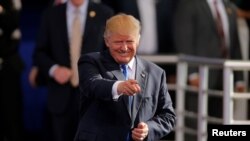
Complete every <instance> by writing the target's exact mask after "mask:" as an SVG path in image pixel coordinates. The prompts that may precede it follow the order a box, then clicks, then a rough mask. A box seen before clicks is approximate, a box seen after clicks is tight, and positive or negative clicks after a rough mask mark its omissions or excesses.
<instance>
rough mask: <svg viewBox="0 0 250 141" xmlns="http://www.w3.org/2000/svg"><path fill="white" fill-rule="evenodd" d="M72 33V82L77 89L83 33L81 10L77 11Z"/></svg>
mask: <svg viewBox="0 0 250 141" xmlns="http://www.w3.org/2000/svg"><path fill="white" fill-rule="evenodd" d="M71 32H72V34H71V40H70V59H71V69H72V77H71V80H70V82H71V84H72V85H73V86H74V87H77V86H78V84H79V78H78V70H77V61H78V59H79V57H80V52H81V42H82V31H81V21H80V11H79V10H76V11H75V17H74V20H73V24H72V30H71Z"/></svg>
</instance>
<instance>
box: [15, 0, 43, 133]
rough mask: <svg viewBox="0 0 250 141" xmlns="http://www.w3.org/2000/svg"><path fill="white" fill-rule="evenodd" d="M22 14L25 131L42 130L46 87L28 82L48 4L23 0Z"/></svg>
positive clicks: (21, 48)
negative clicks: (37, 37) (43, 13)
mask: <svg viewBox="0 0 250 141" xmlns="http://www.w3.org/2000/svg"><path fill="white" fill-rule="evenodd" d="M22 5H23V6H22V11H21V16H20V20H21V21H20V26H21V32H22V39H21V43H20V48H19V49H20V54H21V57H22V59H23V61H24V63H25V69H24V72H23V75H22V80H21V81H22V91H23V118H24V127H25V132H28V133H29V132H37V133H38V132H40V131H42V128H43V125H44V113H45V108H46V102H47V101H46V100H47V92H46V91H47V89H46V87H39V88H32V87H31V86H30V85H29V82H28V74H29V72H30V69H31V66H32V54H33V50H34V48H35V40H36V36H37V31H38V27H39V23H40V19H41V14H42V12H43V10H44V9H45V8H46V6H47V1H46V0H41V1H39V0H35V1H32V0H23V1H22Z"/></svg>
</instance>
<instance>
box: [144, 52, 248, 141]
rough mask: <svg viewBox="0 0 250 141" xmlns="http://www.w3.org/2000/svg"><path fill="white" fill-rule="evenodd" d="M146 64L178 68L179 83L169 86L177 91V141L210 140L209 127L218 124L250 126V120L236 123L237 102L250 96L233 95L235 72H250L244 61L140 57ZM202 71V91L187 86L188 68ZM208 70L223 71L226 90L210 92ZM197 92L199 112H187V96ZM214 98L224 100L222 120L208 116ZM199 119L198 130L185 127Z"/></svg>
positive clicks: (245, 94)
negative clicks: (187, 137)
mask: <svg viewBox="0 0 250 141" xmlns="http://www.w3.org/2000/svg"><path fill="white" fill-rule="evenodd" d="M141 57H143V58H144V59H146V60H150V61H152V62H155V63H156V64H176V66H177V72H176V74H177V82H176V84H168V85H169V89H170V90H175V91H176V115H177V124H176V128H175V141H184V140H185V139H184V134H185V133H186V134H192V135H196V136H197V141H206V140H207V123H208V122H212V123H219V124H250V120H236V119H234V118H233V117H234V116H233V115H234V101H235V100H237V99H250V93H249V92H246V93H236V92H234V84H233V82H234V73H233V72H234V71H249V70H250V61H243V60H223V59H212V58H205V57H196V56H189V55H152V56H148V55H147V56H145V55H144V56H141ZM190 66H193V67H198V68H199V78H200V84H199V86H200V87H199V88H194V87H190V86H188V85H187V78H188V67H190ZM209 69H221V70H223V90H221V91H218V90H209V89H208V80H209V77H208V76H209ZM187 90H188V91H197V93H198V105H197V108H198V111H197V113H195V112H190V111H187V110H185V96H186V95H185V92H186V91H187ZM210 95H215V96H218V97H222V98H223V118H222V119H221V118H216V117H211V116H208V113H207V107H208V102H207V101H208V96H210ZM185 117H189V118H195V119H196V118H197V130H196V129H191V128H188V127H186V126H185V123H184V118H185Z"/></svg>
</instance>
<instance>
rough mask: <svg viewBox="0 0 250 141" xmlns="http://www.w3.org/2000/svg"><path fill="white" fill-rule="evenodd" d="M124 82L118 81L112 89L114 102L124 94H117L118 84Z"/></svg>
mask: <svg viewBox="0 0 250 141" xmlns="http://www.w3.org/2000/svg"><path fill="white" fill-rule="evenodd" d="M121 82H122V81H116V82H115V83H114V85H113V87H112V96H113V100H115V101H117V100H118V98H119V97H120V96H121V95H122V94H118V92H117V87H118V84H120V83H121Z"/></svg>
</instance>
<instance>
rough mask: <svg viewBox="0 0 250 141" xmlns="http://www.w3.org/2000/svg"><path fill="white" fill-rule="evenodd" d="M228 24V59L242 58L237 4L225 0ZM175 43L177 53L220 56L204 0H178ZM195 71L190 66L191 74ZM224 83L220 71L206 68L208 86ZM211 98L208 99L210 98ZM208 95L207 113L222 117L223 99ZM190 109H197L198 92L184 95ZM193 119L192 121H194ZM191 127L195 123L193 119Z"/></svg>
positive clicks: (195, 70) (216, 38)
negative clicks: (237, 23) (237, 22)
mask: <svg viewBox="0 0 250 141" xmlns="http://www.w3.org/2000/svg"><path fill="white" fill-rule="evenodd" d="M223 3H224V6H225V11H226V14H227V17H228V25H229V40H230V46H229V47H228V49H229V58H230V59H241V52H240V45H239V39H238V31H237V25H236V9H235V8H236V7H235V6H234V5H232V3H230V2H229V1H227V0H223ZM175 16H176V17H175V18H176V19H175V31H174V34H175V46H176V48H177V52H178V53H184V54H189V55H195V56H201V57H209V58H221V59H223V58H224V57H223V55H222V53H221V49H220V46H219V45H220V38H219V34H218V32H217V29H216V23H215V20H214V17H213V15H212V11H211V10H210V7H209V4H208V2H207V0H181V1H180V3H179V5H178V8H177V12H176V15H175ZM193 72H198V69H197V68H195V69H193V68H191V69H190V73H193ZM222 86H223V76H222V72H221V71H218V70H214V69H213V70H210V71H209V88H210V89H217V90H221V89H222ZM210 98H211V99H210ZM210 98H209V102H208V104H209V108H208V114H209V115H210V116H218V117H221V116H222V99H221V98H217V97H213V96H212V97H211V96H210ZM187 101H188V103H189V104H188V106H187V108H190V109H189V110H195V109H196V110H197V95H194V94H190V95H187ZM194 122H195V121H194ZM188 123H191V124H190V125H191V126H194V125H196V122H195V123H192V122H190V121H189V122H187V124H188Z"/></svg>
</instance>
